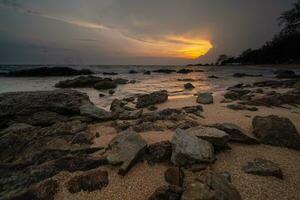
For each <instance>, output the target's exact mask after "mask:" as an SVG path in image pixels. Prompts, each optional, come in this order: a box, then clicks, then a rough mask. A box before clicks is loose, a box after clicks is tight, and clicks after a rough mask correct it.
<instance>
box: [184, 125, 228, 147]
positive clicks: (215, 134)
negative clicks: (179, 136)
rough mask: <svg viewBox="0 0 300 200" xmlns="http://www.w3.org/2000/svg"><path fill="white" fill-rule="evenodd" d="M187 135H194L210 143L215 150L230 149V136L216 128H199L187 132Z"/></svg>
mask: <svg viewBox="0 0 300 200" xmlns="http://www.w3.org/2000/svg"><path fill="white" fill-rule="evenodd" d="M185 133H186V134H190V135H194V136H196V137H198V138H201V139H203V140H206V141H208V142H210V143H211V144H212V145H213V146H214V148H215V150H220V149H224V148H228V141H229V139H230V137H229V135H227V133H225V132H224V131H221V130H219V129H216V128H211V127H204V126H197V127H193V128H189V129H187V130H185Z"/></svg>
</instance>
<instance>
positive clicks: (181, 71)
mask: <svg viewBox="0 0 300 200" xmlns="http://www.w3.org/2000/svg"><path fill="white" fill-rule="evenodd" d="M192 72H194V70H191V69H180V70H178V71H177V73H178V74H189V73H192Z"/></svg>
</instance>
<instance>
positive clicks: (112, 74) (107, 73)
mask: <svg viewBox="0 0 300 200" xmlns="http://www.w3.org/2000/svg"><path fill="white" fill-rule="evenodd" d="M102 74H103V75H105V76H116V75H118V73H116V72H103V73H102Z"/></svg>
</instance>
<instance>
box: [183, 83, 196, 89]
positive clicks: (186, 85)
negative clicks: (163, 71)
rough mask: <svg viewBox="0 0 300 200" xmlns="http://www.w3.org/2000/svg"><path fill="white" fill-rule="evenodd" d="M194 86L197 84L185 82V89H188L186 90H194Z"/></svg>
mask: <svg viewBox="0 0 300 200" xmlns="http://www.w3.org/2000/svg"><path fill="white" fill-rule="evenodd" d="M194 88H195V86H193V84H191V83H186V84H184V89H186V90H192V89H194Z"/></svg>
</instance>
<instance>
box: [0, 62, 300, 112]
mask: <svg viewBox="0 0 300 200" xmlns="http://www.w3.org/2000/svg"><path fill="white" fill-rule="evenodd" d="M37 67H41V66H40V65H0V73H1V72H8V71H14V70H21V69H29V68H37ZM43 67H45V65H43ZM47 67H54V65H47ZM55 67H57V65H55ZM63 67H71V68H74V69H90V70H92V71H94V72H95V73H96V74H95V76H99V77H108V78H113V79H115V78H125V79H128V80H135V81H136V83H134V84H126V85H119V86H118V87H117V89H115V93H114V94H113V95H110V94H108V92H107V91H98V90H95V89H93V88H83V89H76V90H79V91H81V92H84V93H87V94H88V96H89V97H90V99H91V101H92V102H93V103H94V104H95V105H97V106H98V107H101V108H104V109H108V108H109V106H110V104H111V102H112V101H113V100H114V99H116V98H118V99H122V98H125V97H130V96H135V95H137V94H143V93H149V92H153V91H157V90H167V91H168V93H169V98H170V99H172V98H185V97H188V96H192V95H194V94H196V93H198V92H212V93H217V92H223V91H224V90H226V88H228V87H229V86H232V85H235V84H237V83H241V82H242V83H245V84H248V83H253V82H257V81H260V80H266V79H272V78H273V77H274V71H275V70H277V69H278V67H272V66H270V67H261V66H141V65H140V66H110V65H88V66H74V65H72V66H71V65H70V66H69V65H63ZM282 68H284V69H288V68H289V67H282ZM158 69H171V70H180V69H192V70H195V71H194V72H192V73H188V74H179V73H170V74H164V73H151V75H144V72H145V71H155V70H158ZM131 70H134V71H136V72H138V73H135V74H132V73H129V72H130V71H131ZM293 70H294V71H295V72H296V73H299V74H300V69H299V68H298V69H293ZM103 72H115V73H117V74H118V75H113V76H107V75H103ZM234 73H246V74H252V75H258V74H261V75H262V77H245V78H234V77H233V76H232V75H233V74H234ZM210 76H216V77H219V78H218V79H215V78H209V77H210ZM73 78H75V77H18V78H15V77H3V76H2V77H1V76H0V93H6V92H18V91H42V90H54V89H56V88H55V87H54V85H55V84H56V83H57V82H59V81H62V80H67V79H73ZM187 79H192V80H187ZM188 82H190V83H192V84H193V85H194V86H195V89H193V90H185V89H184V84H185V83H188ZM100 93H102V94H105V96H104V97H99V94H100Z"/></svg>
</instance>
